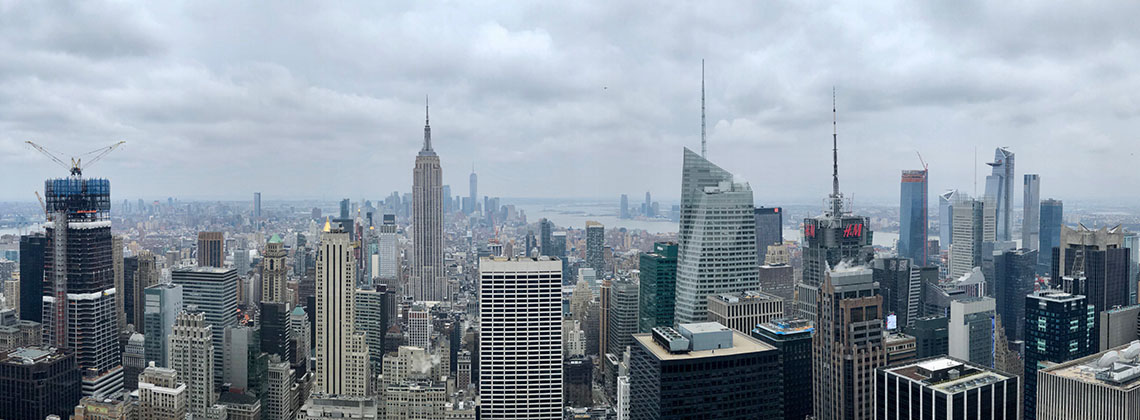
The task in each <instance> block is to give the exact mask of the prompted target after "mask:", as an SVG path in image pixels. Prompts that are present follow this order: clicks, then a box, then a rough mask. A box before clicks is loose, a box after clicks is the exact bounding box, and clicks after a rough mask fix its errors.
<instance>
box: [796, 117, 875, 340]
mask: <svg viewBox="0 0 1140 420" xmlns="http://www.w3.org/2000/svg"><path fill="white" fill-rule="evenodd" d="M833 101H834V99H833ZM831 111H832V115H833V120H832V135H831V141H832V143H831V159H832V163H831V171H832V173H831V195H830V196H829V197H828V199H829V201H830V203H829V206H828V208H826V209H824V212H823V215H820V216H816V217H809V218H806V219H804V248H803V281H802V282H801V283H799V284H797V285H796V311H795V314H796V316H798V317H800V318H804V319H810V320H815V319H817V318H816V315H817V312H816V311H817V308H818V307H820V305H819V302H820V301H819V294H820V287H821V286H822V285H823V281H824V273H825V272H827V270H828V269H830V268H834V267H836V266H837V265H838V264H839V263H840V261H848V262H849V263H851V264H855V265H861V264H866V263H868V262H870V261H871V259H872V258H874V257H875V250H874V248H872V246H871V243H872V236H873V233H872V232H871V219H870V218H868V217H863V216H856V215H854V214H851V213H850V212H847V211H844V209H843V193H841V192H839V134H838V132H837V131H836V122H835V119H834V115H835V105H834V102H833V103H832V110H831ZM817 325H818V324H817Z"/></svg>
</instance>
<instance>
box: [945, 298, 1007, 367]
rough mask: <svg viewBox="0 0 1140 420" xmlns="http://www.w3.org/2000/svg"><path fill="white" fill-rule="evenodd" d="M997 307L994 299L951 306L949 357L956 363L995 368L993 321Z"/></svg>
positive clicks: (968, 301)
mask: <svg viewBox="0 0 1140 420" xmlns="http://www.w3.org/2000/svg"><path fill="white" fill-rule="evenodd" d="M996 308H997V304H996V301H995V300H994V299H993V298H989V297H971V298H965V299H957V300H953V301H951V302H950V322H949V325H948V331H947V336H948V337H949V347H948V348H949V355H950V357H953V358H955V359H959V360H965V361H967V362H973V363H977V364H979V365H982V366H993V364H994V351H995V346H996V344H997V343H996V342H995V341H994V335H995V334H996V331H995V330H994V317H995V315H996Z"/></svg>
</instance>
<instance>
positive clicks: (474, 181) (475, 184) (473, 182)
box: [467, 163, 479, 214]
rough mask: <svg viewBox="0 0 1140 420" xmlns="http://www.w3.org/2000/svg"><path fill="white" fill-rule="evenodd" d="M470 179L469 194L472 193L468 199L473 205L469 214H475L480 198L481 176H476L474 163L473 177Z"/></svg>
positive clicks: (468, 210) (472, 168) (472, 167)
mask: <svg viewBox="0 0 1140 420" xmlns="http://www.w3.org/2000/svg"><path fill="white" fill-rule="evenodd" d="M468 178H469V179H470V189H469V192H470V193H471V194H470V195H469V196H468V198H469V199H470V200H471V205H470V208H469V209H467V214H471V213H474V212H475V203H477V202H478V197H479V176H478V175H475V164H474V163H472V164H471V176H470V177H468Z"/></svg>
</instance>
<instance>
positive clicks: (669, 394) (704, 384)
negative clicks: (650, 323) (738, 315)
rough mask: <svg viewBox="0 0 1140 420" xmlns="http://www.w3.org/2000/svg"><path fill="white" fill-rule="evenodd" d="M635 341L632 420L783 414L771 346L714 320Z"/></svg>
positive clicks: (631, 372) (638, 337) (662, 330)
mask: <svg viewBox="0 0 1140 420" xmlns="http://www.w3.org/2000/svg"><path fill="white" fill-rule="evenodd" d="M633 339H634V344H633V348H632V351H631V352H630V353H631V354H630V362H629V365H630V366H629V387H630V398H629V400H630V401H629V402H630V407H629V414H630V417H629V418H630V419H632V420H649V419H686V418H696V417H699V418H707V419H718V420H721V419H774V418H780V416H782V415H783V410H782V408H783V407H782V406H783V401H782V400H781V397H782V396H783V394H782V393H781V392H780V391H781V389H780V388H781V385H782V383H781V381H780V375H779V374H778V372H779V353H778V352H777V351H776V348H775V347H773V346H771V345H768V344H765V343H763V342H761V341H760V340H757V339H755V338H752V337H749V336H747V335H745V334H742V333H740V332H739V331H733V330H732V329H729V328H728V327H725V326H723V325H719V324H717V323H715V322H704V323H696V324H681V325H679V326H678V327H677V329H673V328H672V327H658V328H654V329H653V332H652V333H649V334H637V335H635V336H634V337H633Z"/></svg>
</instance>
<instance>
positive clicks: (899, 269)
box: [871, 257, 922, 329]
mask: <svg viewBox="0 0 1140 420" xmlns="http://www.w3.org/2000/svg"><path fill="white" fill-rule="evenodd" d="M871 268H872V273H873V277H874V280H875V282H876V283H879V294H880V295H882V296H883V310H884V311H885V314H884V316H885V315H889V314H894V315H895V320H896V321H897V323H898V324H897V325H898V328H899V329H902V328H903V327H907V326H910V325H911V324H912V323H913V322H914V319H915V318H918V315H919V300H920V298H921V295H922V284H921V282H920V280H919V271H918V268H917V267H915V266H913V265H912V261H911V260H910V259H908V258H904V257H900V258H876V259H875V260H874V261H873V262H872V266H871Z"/></svg>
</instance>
